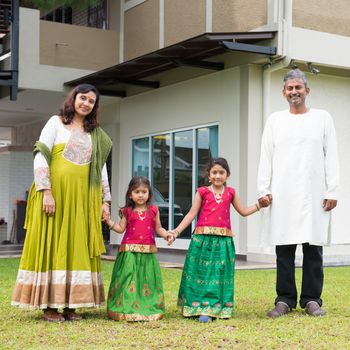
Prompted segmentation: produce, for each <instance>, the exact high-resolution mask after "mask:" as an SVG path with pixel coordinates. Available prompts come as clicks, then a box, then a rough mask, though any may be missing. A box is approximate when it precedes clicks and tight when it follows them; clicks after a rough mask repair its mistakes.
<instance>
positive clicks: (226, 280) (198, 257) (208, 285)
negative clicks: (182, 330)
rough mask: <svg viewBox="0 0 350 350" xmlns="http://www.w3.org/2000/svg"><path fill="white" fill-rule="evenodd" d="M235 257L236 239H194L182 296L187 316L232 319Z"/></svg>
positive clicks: (184, 273)
mask: <svg viewBox="0 0 350 350" xmlns="http://www.w3.org/2000/svg"><path fill="white" fill-rule="evenodd" d="M235 257H236V253H235V246H234V242H233V239H232V237H223V236H216V235H193V236H192V240H191V243H190V247H189V249H188V252H187V256H186V261H185V265H184V269H183V273H182V278H181V284H180V290H179V296H178V307H179V309H180V310H181V312H182V314H183V316H185V317H192V316H200V315H207V316H211V317H217V318H230V317H231V316H232V312H233V287H234V269H235Z"/></svg>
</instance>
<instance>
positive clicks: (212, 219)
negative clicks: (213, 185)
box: [195, 186, 235, 236]
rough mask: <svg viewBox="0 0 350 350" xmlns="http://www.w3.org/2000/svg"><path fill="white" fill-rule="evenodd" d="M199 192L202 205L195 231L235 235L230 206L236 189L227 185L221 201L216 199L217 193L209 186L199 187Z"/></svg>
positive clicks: (198, 232) (197, 232)
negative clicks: (232, 228) (232, 227)
mask: <svg viewBox="0 0 350 350" xmlns="http://www.w3.org/2000/svg"><path fill="white" fill-rule="evenodd" d="M198 193H199V194H200V196H201V198H202V206H201V211H200V214H199V218H198V221H197V225H196V228H195V233H196V234H214V235H219V236H233V233H232V231H231V220H230V206H231V204H232V202H233V198H234V196H235V189H234V188H232V187H228V186H226V187H225V189H224V192H223V194H222V197H221V200H220V202H219V201H217V200H216V199H215V195H214V193H213V192H212V191H211V190H210V189H209V187H206V186H203V187H199V188H198ZM218 202H219V203H218Z"/></svg>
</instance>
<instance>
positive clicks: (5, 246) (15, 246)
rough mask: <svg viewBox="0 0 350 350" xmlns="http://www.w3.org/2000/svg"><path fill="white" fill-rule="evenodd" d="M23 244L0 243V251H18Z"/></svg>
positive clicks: (20, 250)
mask: <svg viewBox="0 0 350 350" xmlns="http://www.w3.org/2000/svg"><path fill="white" fill-rule="evenodd" d="M22 249H23V244H0V253H1V252H3V251H19V252H22Z"/></svg>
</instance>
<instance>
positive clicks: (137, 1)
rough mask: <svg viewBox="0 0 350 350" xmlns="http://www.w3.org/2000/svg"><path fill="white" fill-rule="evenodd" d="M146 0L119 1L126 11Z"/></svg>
mask: <svg viewBox="0 0 350 350" xmlns="http://www.w3.org/2000/svg"><path fill="white" fill-rule="evenodd" d="M145 1H146V0H124V1H123V0H122V1H121V3H123V5H124V11H125V12H126V11H128V10H130V9H132V8H133V7H135V6H137V5H140V4H142V3H143V2H145Z"/></svg>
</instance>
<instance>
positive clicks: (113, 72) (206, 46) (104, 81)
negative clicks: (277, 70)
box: [65, 31, 277, 97]
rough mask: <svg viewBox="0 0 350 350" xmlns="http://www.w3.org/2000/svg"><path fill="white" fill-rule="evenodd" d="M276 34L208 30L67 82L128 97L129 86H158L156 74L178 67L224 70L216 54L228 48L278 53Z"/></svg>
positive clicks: (107, 93)
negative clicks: (213, 31)
mask: <svg viewBox="0 0 350 350" xmlns="http://www.w3.org/2000/svg"><path fill="white" fill-rule="evenodd" d="M275 34H276V32H275V31H269V32H239V33H205V34H202V35H198V36H196V37H194V38H191V39H187V40H184V41H182V42H179V43H177V44H174V45H171V46H168V47H164V48H162V49H159V50H157V51H154V52H151V53H149V54H146V55H143V56H140V57H137V58H134V59H132V60H129V61H126V62H123V63H120V64H117V65H115V66H112V67H109V68H106V69H103V70H100V71H97V72H95V73H93V74H89V75H86V76H83V77H81V78H78V79H74V80H71V81H68V82H66V83H65V84H66V85H68V86H75V85H77V84H82V83H88V84H92V85H95V86H96V87H97V88H98V89H99V91H100V93H101V94H102V95H108V96H117V97H126V96H127V91H126V86H130V85H134V86H141V87H143V88H146V89H157V88H159V87H160V86H161V84H160V82H159V81H158V80H154V79H152V76H155V75H158V74H159V73H162V72H165V71H168V70H171V69H174V68H176V67H182V66H190V67H195V68H199V69H204V70H208V71H218V70H223V69H224V68H225V64H224V62H222V61H219V60H214V59H213V58H214V57H215V56H219V55H221V54H223V53H225V52H228V51H231V52H232V51H239V52H245V53H254V54H258V55H265V56H274V55H276V51H277V50H276V47H274V46H266V43H271V42H272V40H273V39H274V37H275Z"/></svg>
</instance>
